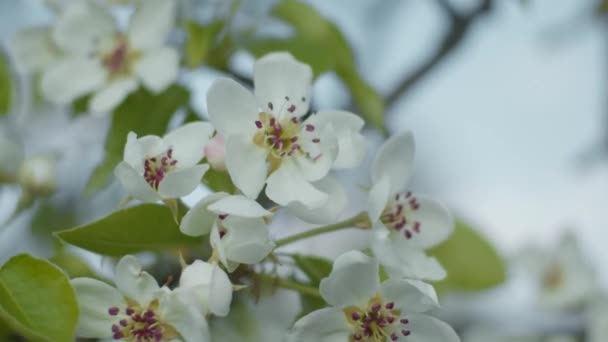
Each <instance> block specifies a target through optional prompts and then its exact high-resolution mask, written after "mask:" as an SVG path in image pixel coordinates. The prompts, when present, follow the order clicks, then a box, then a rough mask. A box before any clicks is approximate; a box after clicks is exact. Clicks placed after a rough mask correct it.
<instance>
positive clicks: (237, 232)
mask: <svg viewBox="0 0 608 342" xmlns="http://www.w3.org/2000/svg"><path fill="white" fill-rule="evenodd" d="M222 224H223V226H224V227H226V228H227V233H226V235H224V236H223V237H222V238H221V239H220V240H219V241H216V243H217V242H219V243H220V244H222V245H223V248H224V251H225V254H226V259H228V260H231V261H233V262H237V263H243V264H255V263H258V262H260V261H262V260H263V259H264V258H265V257H267V256H268V254H270V252H271V251H272V249H273V247H274V243H273V242H272V241H270V238H269V237H268V226H267V225H266V224H265V223H264V220H262V219H261V218H244V217H238V216H232V215H229V216H228V217H226V218H225V219H224V220H223V221H222ZM214 247H215V246H214Z"/></svg>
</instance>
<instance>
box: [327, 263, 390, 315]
mask: <svg viewBox="0 0 608 342" xmlns="http://www.w3.org/2000/svg"><path fill="white" fill-rule="evenodd" d="M378 271H379V267H378V263H377V262H375V261H374V259H372V258H370V257H368V256H366V255H365V254H363V253H361V252H359V251H350V252H346V253H344V254H342V255H341V256H339V257H338V258H337V259H336V260H335V261H334V265H333V268H332V270H331V273H330V274H329V277H327V278H325V279H323V280H321V283H320V285H319V291H320V292H321V296H322V297H323V299H325V301H326V302H327V303H328V304H330V305H332V306H337V307H345V306H349V305H365V303H367V301H368V300H369V299H370V298H372V297H373V296H374V295H375V294H376V292H377V291H378V288H379V286H380V281H379V279H378Z"/></svg>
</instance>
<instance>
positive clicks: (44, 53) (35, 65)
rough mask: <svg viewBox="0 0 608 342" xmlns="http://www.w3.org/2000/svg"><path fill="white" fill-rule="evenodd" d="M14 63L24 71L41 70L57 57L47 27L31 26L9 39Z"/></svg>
mask: <svg viewBox="0 0 608 342" xmlns="http://www.w3.org/2000/svg"><path fill="white" fill-rule="evenodd" d="M11 47H12V48H13V51H14V54H15V59H14V61H15V63H16V64H17V65H18V67H19V68H21V69H23V70H25V71H34V72H38V71H42V70H43V69H44V68H46V67H47V66H49V65H50V64H51V63H52V62H53V61H55V60H56V59H57V58H58V51H57V48H56V47H55V46H54V43H53V41H52V40H51V32H50V30H49V28H48V27H46V26H43V27H31V28H26V29H24V30H21V31H18V32H17V33H16V34H15V37H14V38H13V40H12V41H11Z"/></svg>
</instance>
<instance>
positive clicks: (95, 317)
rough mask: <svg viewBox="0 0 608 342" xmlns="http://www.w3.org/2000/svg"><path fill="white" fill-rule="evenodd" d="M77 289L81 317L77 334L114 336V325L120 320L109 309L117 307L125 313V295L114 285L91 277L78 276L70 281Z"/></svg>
mask: <svg viewBox="0 0 608 342" xmlns="http://www.w3.org/2000/svg"><path fill="white" fill-rule="evenodd" d="M70 283H71V284H72V286H73V287H74V291H76V297H77V299H78V307H79V308H80V319H79V321H78V329H77V333H76V334H77V335H78V336H80V337H89V338H93V337H97V338H110V337H112V325H113V324H116V322H118V321H119V320H120V317H118V316H111V315H110V314H109V313H108V310H109V309H110V308H112V307H117V308H118V309H119V310H120V312H121V313H123V314H124V313H125V309H126V307H127V302H126V300H125V298H124V297H123V295H122V294H121V293H120V292H119V291H118V290H117V289H115V288H114V287H112V286H110V285H108V284H106V283H104V282H101V281H99V280H95V279H90V278H76V279H72V280H71V281H70Z"/></svg>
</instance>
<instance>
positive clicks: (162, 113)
mask: <svg viewBox="0 0 608 342" xmlns="http://www.w3.org/2000/svg"><path fill="white" fill-rule="evenodd" d="M188 102H189V93H188V91H187V90H186V89H184V88H182V87H180V86H178V85H172V86H171V87H169V88H167V90H165V91H164V92H162V93H160V94H158V95H154V94H152V93H150V92H149V91H147V90H145V89H143V88H141V89H139V90H138V91H137V92H135V93H133V94H131V95H130V96H129V97H128V98H127V99H126V100H125V101H124V102H123V103H122V104H121V105H120V106H119V107H118V108H117V109H116V110H115V111H114V113H113V114H112V126H111V127H110V132H109V133H108V137H107V140H106V145H105V150H106V157H105V160H104V161H103V162H102V163H101V164H100V165H99V166H97V168H96V169H95V171H94V172H93V175H92V176H91V178H90V179H89V184H88V185H87V192H94V191H96V190H99V189H100V188H102V187H103V186H104V185H105V184H106V183H107V182H108V180H109V178H110V175H111V174H112V171H113V170H114V167H115V166H116V165H117V164H118V163H119V162H120V161H121V160H122V155H123V149H124V146H125V143H126V141H127V134H128V133H129V132H131V131H133V132H135V133H137V135H138V136H144V135H149V134H154V135H162V134H163V133H165V131H166V130H167V125H168V124H169V120H170V119H171V117H172V116H173V114H174V113H175V112H176V111H177V110H178V109H179V108H180V107H182V106H186V105H188Z"/></svg>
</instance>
